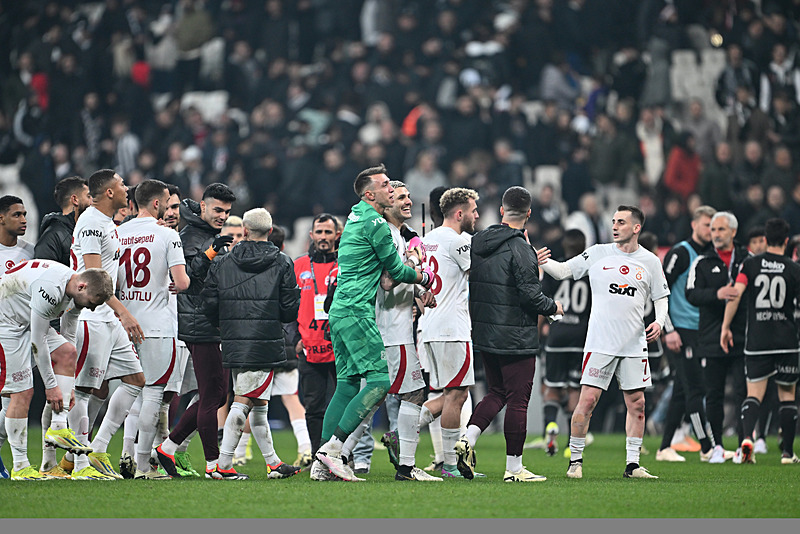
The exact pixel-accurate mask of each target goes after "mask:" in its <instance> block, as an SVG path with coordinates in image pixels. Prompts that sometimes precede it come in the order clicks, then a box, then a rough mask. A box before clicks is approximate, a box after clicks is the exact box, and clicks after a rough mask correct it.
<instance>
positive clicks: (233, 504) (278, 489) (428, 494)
mask: <svg viewBox="0 0 800 534" xmlns="http://www.w3.org/2000/svg"><path fill="white" fill-rule="evenodd" d="M376 435H377V436H378V438H379V437H380V435H379V434H376ZM40 439H41V434H40V431H39V429H36V428H33V429H31V432H30V434H29V440H28V441H29V454H30V459H31V461H32V462H33V463H34V464H35V465H37V464H38V462H40V460H41V450H40V449H41V448H40V446H39V443H41V441H40ZM121 440H122V432H121V431H120V432H118V433H117V436H115V438H114V440H113V441H112V444H111V447H110V448H109V452H110V453H111V457H112V458H118V457H119V453H120V450H121V442H122V441H121ZM274 441H275V446H276V448H277V451H278V453H279V454H280V455H281V457H282V458H283V459H284V461H289V462H291V461H293V460H294V459H295V457H296V452H295V441H294V436H293V435H292V433H291V431H289V430H286V431H279V432H275V433H274ZM659 441H660V439H658V438H651V437H646V438H645V447H646V448H647V449H649V450H650V454H648V455H643V456H642V461H641V463H642V465H644V466H645V467H647V468H648V469H649V470H650V472H651V473H653V474H655V475H658V476H659V477H661V478H660V479H659V480H641V479H637V480H631V479H623V478H622V471H623V469H624V467H625V438H624V436H622V435H597V436H596V437H595V442H594V443H593V444H592V445H591V446H589V447H587V449H586V452H585V456H584V469H583V473H584V478H583V479H582V480H571V479H567V478H566V476H565V473H566V469H567V463H568V461H567V460H566V459H565V458H564V457H563V456H562V454H561V451H559V453H558V454H557V455H556V456H555V457H548V456H546V454H545V453H544V451H541V450H526V451H525V454H524V463H525V465H527V466H528V468H529V470H531V471H533V472H535V473H537V474H543V475H545V476H547V478H548V480H547V481H546V482H542V483H527V484H523V483H519V484H509V483H504V482H503V480H502V477H503V471H504V469H505V443H504V440H503V436H502V434H492V435H485V436H482V437H481V439H480V440H479V442H478V445H477V447H476V449H475V450H476V454H477V460H478V463H477V465H478V471H480V472H483V473H486V474H487V475H488V477H487V478H485V479H477V478H476V479H474V480H472V481H467V480H445V481H444V482H435V483H422V482H419V483H410V482H395V481H394V478H393V477H394V470H393V468H392V466H391V464H390V463H389V460H388V457H387V454H386V452H385V451H383V450H376V451H375V453H374V456H373V461H372V469H371V472H370V473H369V474H368V475H363V476H364V478H366V479H367V481H366V482H362V483H344V482H314V481H311V480H310V479H309V477H308V473H300V474H299V475H297V476H295V477H292V478H290V479H287V480H267V479H266V471H265V467H264V461H263V459H262V458H261V457H260V456H259V455H258V448H257V447H255V446H254V450H253V452H254V454H255V456H256V458H255V459H254V460H252V461H250V462H249V463H248V465H246V466H244V467H242V468H238V470H239V471H241V472H244V473H247V474H249V475H250V477H251V479H250V480H249V481H224V480H219V481H218V480H206V479H176V480H169V481H138V480H137V481H133V480H120V481H114V482H93V481H68V480H64V481H58V480H51V481H45V482H12V481H10V480H0V517H5V518H15V517H16V518H19V517H42V518H47V517H50V518H62V517H63V518H70V517H71V518H76V517H95V518H161V517H175V518H177V517H194V518H228V517H239V518H257V517H259V518H260V517H272V518H276V517H277V518H296V517H307V518H322V517H338V518H429V517H433V518H443V517H455V518H495V517H500V518H538V517H544V518H559V517H571V518H627V517H630V518H650V517H658V518H756V517H776V518H798V517H800V498H799V497H798V495H800V465H781V464H780V456H779V453H778V452H777V451H778V448H777V439H776V438H774V437H771V438H770V439H769V447H770V452H769V454H767V455H757V457H756V458H757V462H758V463H757V464H756V465H733V464H731V463H730V462H728V463H725V464H723V465H709V464H707V463H701V462H700V459H699V455H698V453H685V454H684V455H685V456H686V458H687V461H686V462H685V463H666V462H656V461H655V458H654V456H655V451H656V449H657V447H658V445H659ZM731 445H732V444H731V443H729V444H728V446H731ZM565 446H566V437H564V436H562V437H561V438H560V439H559V447H560V448H561V449H562V450H563V448H564V447H565ZM189 452H190V453H191V454H192V457H193V459H194V464H195V468H196V469H197V470H198V471H200V472H202V471H203V463H202V458H203V455H202V448H201V445H200V440H199V439H195V440H194V441H193V442H192V445H191V447H190V449H189ZM431 453H432V448H431V445H430V437H429V436H428V434H427V433H423V434H421V444H420V447H419V449H418V452H417V459H418V465H419V466H420V467H424V466H425V465H427V464H428V463H429V461H430V458H429V455H430V454H431ZM60 455H61V453H60V452H59V457H60ZM2 457H3V461H4V462H5V464H6V466H7V467H9V468H10V466H11V452H10V450H9V448H8V445H4V446H3V449H2ZM56 496H57V498H56Z"/></svg>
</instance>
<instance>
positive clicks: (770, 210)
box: [0, 0, 800, 250]
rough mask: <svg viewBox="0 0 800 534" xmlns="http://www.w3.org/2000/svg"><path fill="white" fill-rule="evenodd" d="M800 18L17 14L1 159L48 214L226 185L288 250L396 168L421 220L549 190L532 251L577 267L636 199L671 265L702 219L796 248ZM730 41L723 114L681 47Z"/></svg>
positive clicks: (653, 1) (683, 11) (408, 0)
mask: <svg viewBox="0 0 800 534" xmlns="http://www.w3.org/2000/svg"><path fill="white" fill-rule="evenodd" d="M798 20H800V2H799V1H797V0H762V1H760V2H752V1H746V0H730V1H721V0H704V1H701V0H492V1H488V0H416V1H413V0H292V1H289V0H205V1H204V0H175V1H172V2H166V1H161V0H105V1H104V2H86V1H79V0H73V1H70V0H60V1H48V0H27V1H25V2H14V1H1V2H0V49H2V50H3V51H6V52H7V53H3V54H2V56H0V90H1V91H2V102H1V103H0V104H1V107H0V165H17V166H18V168H19V177H20V180H21V182H22V183H24V184H25V185H26V186H27V187H28V188H29V189H30V190H31V192H32V193H33V196H34V198H35V200H36V205H37V208H38V212H39V213H40V214H44V213H47V212H50V211H55V210H56V209H57V206H55V204H54V202H53V200H52V190H53V186H54V184H55V182H56V181H57V180H59V179H61V178H64V177H66V176H70V175H75V174H78V175H81V176H88V175H89V174H91V173H92V172H93V171H94V170H96V169H98V168H102V167H112V168H115V169H116V170H117V171H118V172H120V174H121V175H122V176H123V177H124V178H125V179H126V181H127V183H128V184H129V185H134V184H136V183H138V182H140V181H141V180H144V179H148V178H157V179H161V180H164V181H166V182H168V183H171V184H175V185H177V186H179V187H180V188H181V190H182V191H183V192H184V195H185V196H191V197H193V198H195V199H197V198H198V195H199V194H200V193H201V192H202V191H203V188H204V187H205V185H207V184H209V183H212V182H218V181H219V182H224V183H226V184H228V185H229V186H230V187H231V188H232V189H233V190H234V191H235V192H236V196H237V202H236V204H235V207H234V210H235V211H236V213H238V214H241V213H242V212H244V211H245V210H247V209H249V208H251V207H254V206H264V207H266V208H267V209H269V211H270V212H271V213H272V214H273V216H274V219H275V222H276V224H281V225H284V226H286V227H288V228H289V231H290V233H291V231H292V229H293V223H294V221H295V220H296V219H297V218H299V217H306V216H312V215H314V214H318V213H320V212H323V211H327V212H332V213H335V214H337V215H346V213H347V212H348V211H349V207H350V206H351V205H352V204H353V203H355V200H356V199H355V197H354V195H353V192H352V182H353V178H354V176H355V175H356V174H357V172H358V171H359V170H360V169H363V168H365V167H368V166H371V165H375V164H377V163H379V162H383V163H385V164H386V167H387V169H388V171H389V175H390V176H391V177H392V178H393V179H400V180H404V181H405V182H406V183H407V184H408V185H409V187H410V190H411V192H412V198H414V199H415V200H416V201H417V203H419V202H424V201H425V200H426V199H427V196H428V193H429V191H430V190H432V189H434V188H435V187H438V186H466V187H471V188H474V189H476V190H477V191H479V193H480V195H481V200H480V201H479V206H481V205H483V206H486V208H485V212H494V211H496V209H495V208H494V207H495V206H497V205H499V198H498V196H499V195H500V194H502V192H503V191H505V189H506V188H507V187H509V186H512V185H533V186H536V190H537V195H535V205H534V210H533V218H532V220H531V222H530V223H529V233H530V235H531V237H532V238H533V240H535V241H536V242H537V243H546V244H548V245H550V246H551V247H553V248H554V249H556V250H557V242H558V241H559V240H560V237H561V234H562V233H563V230H564V228H565V226H572V227H579V228H581V229H584V231H585V232H587V235H588V236H589V239H588V241H589V243H588V244H591V243H593V242H598V241H605V240H606V239H607V238H608V229H607V224H608V217H607V216H606V214H607V212H608V209H609V207H610V208H611V209H612V210H613V207H614V205H615V203H616V202H617V201H620V200H633V202H634V203H635V204H637V205H639V206H641V207H642V209H643V210H644V211H645V214H646V215H647V217H648V220H647V223H646V227H645V229H646V230H650V231H653V232H654V233H656V234H657V236H658V238H659V245H660V246H662V247H664V246H671V245H673V244H674V243H676V242H677V241H678V240H680V239H683V238H685V237H686V236H687V235H688V234H689V232H690V230H689V218H688V214H689V213H691V211H692V209H693V208H694V207H696V206H697V205H700V204H702V203H707V204H711V205H713V206H714V207H716V208H718V209H730V210H732V211H733V212H734V213H735V214H736V215H737V217H739V220H740V226H741V227H742V228H743V231H744V232H746V230H747V229H748V228H749V227H750V226H753V225H756V224H759V223H763V221H764V220H766V219H767V218H769V217H772V216H774V215H782V216H785V217H786V218H787V220H789V222H790V223H791V225H792V232H793V233H794V234H797V233H800V187H799V186H798V179H797V178H798V175H797V165H798V163H799V162H800V119H798V111H797V110H798V98H800V69H799V68H798V61H797V59H796V54H797V51H798V25H797V21H798ZM712 47H719V48H720V49H722V50H724V51H725V54H726V64H725V67H724V69H723V70H722V71H721V73H720V75H719V77H718V79H716V80H708V81H707V83H709V84H711V86H712V90H713V98H712V100H711V103H712V104H713V106H714V108H715V109H714V111H715V112H716V114H712V113H710V111H711V110H710V109H708V107H709V106H708V102H704V101H703V100H702V99H692V100H684V101H677V100H675V99H673V98H672V96H671V95H670V80H669V72H670V70H669V69H670V61H671V58H672V55H671V54H672V52H673V51H675V50H682V49H687V50H693V51H695V52H696V53H697V56H698V58H699V57H700V52H701V51H702V50H704V49H708V48H712ZM198 91H199V92H204V93H205V94H206V95H220V94H221V95H223V96H222V105H221V106H217V107H214V106H211V105H210V104H208V103H209V102H211V100H210V99H208V98H206V99H202V98H200V99H197V98H195V99H191V98H189V96H190V95H196V94H197V93H196V92H198ZM221 91H222V92H224V93H220V92H221ZM717 106H718V108H717ZM212 108H214V109H212ZM542 166H548V167H555V168H557V169H558V171H559V172H558V177H559V178H558V180H557V183H556V184H555V186H553V185H552V184H551V186H542V185H541V184H536V181H535V177H536V176H537V172H536V170H537V169H539V168H541V167H542ZM630 197H633V198H632V199H631V198H630ZM418 207H419V206H417V208H418ZM418 214H419V211H418V210H417V215H418ZM487 220H489V219H487Z"/></svg>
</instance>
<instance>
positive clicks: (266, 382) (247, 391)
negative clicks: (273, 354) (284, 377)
mask: <svg viewBox="0 0 800 534" xmlns="http://www.w3.org/2000/svg"><path fill="white" fill-rule="evenodd" d="M274 375H275V371H273V370H272V369H259V370H251V369H231V378H232V379H233V394H234V395H238V396H239V397H247V398H249V399H261V400H269V398H270V396H271V395H272V378H273V376H274Z"/></svg>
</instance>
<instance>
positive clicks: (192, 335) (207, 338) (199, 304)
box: [178, 198, 219, 343]
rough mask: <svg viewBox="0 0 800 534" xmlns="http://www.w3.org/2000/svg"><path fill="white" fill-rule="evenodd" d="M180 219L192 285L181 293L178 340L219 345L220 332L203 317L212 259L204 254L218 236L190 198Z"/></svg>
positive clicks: (183, 203)
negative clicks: (183, 224) (204, 296)
mask: <svg viewBox="0 0 800 534" xmlns="http://www.w3.org/2000/svg"><path fill="white" fill-rule="evenodd" d="M180 210H181V219H182V220H183V221H185V222H186V226H184V227H183V230H181V232H180V235H181V245H182V247H183V257H184V258H185V259H186V274H188V275H189V278H190V279H191V281H192V283H191V285H190V286H189V289H187V290H186V291H182V292H180V293H178V339H180V340H181V341H184V342H186V343H219V333H218V332H217V329H216V328H215V327H213V326H212V325H211V323H210V322H208V319H207V318H206V316H205V315H204V314H203V299H202V298H201V297H200V292H201V291H202V290H203V285H204V283H205V279H206V275H207V274H208V268H209V267H210V266H211V260H209V259H208V256H206V255H205V254H204V252H205V251H206V250H207V249H208V247H210V246H211V242H212V241H213V240H214V236H215V235H217V234H218V233H219V231H218V230H217V229H216V228H213V227H212V226H211V225H209V224H208V223H207V222H205V221H204V220H203V219H201V218H200V203H199V202H197V201H194V200H192V199H190V198H186V199H184V200H183V201H182V202H181V207H180Z"/></svg>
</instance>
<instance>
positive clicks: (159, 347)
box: [136, 337, 178, 391]
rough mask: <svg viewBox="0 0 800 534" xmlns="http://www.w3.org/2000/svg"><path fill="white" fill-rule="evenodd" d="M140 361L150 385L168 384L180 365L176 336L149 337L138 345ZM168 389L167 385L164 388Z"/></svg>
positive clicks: (145, 378)
mask: <svg viewBox="0 0 800 534" xmlns="http://www.w3.org/2000/svg"><path fill="white" fill-rule="evenodd" d="M136 353H137V354H138V355H139V363H140V364H141V366H142V372H143V373H144V383H145V385H148V386H166V385H167V383H168V382H169V380H170V378H171V377H172V375H173V374H174V372H175V370H176V369H177V367H178V365H177V362H178V355H177V348H176V346H175V338H174V337H148V338H145V340H144V341H142V342H141V343H139V344H138V345H136ZM164 391H166V387H165V388H164Z"/></svg>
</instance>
